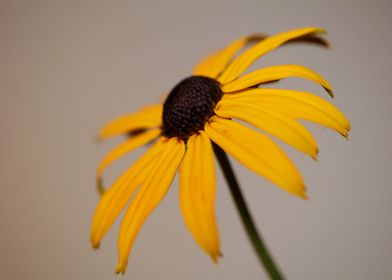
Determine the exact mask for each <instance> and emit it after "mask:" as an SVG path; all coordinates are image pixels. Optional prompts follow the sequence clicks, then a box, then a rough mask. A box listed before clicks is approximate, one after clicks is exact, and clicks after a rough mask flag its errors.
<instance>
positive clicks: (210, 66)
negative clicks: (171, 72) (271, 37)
mask: <svg viewBox="0 0 392 280" xmlns="http://www.w3.org/2000/svg"><path fill="white" fill-rule="evenodd" d="M264 37H265V36H263V35H250V36H245V37H241V38H239V39H237V40H235V41H233V42H231V43H230V44H229V45H227V46H226V47H225V48H223V49H221V50H219V51H217V52H216V53H213V54H211V55H209V56H207V57H206V58H205V59H203V60H202V61H201V62H200V63H199V64H197V65H196V67H195V68H194V69H193V71H192V75H194V76H205V77H210V78H213V79H216V78H217V77H218V76H219V74H220V73H222V71H223V70H224V69H225V67H226V66H227V64H229V62H230V61H231V59H232V58H233V56H234V55H235V54H236V53H237V52H239V51H240V50H241V49H242V48H244V47H245V46H247V45H248V44H249V43H251V42H254V41H259V40H262V39H263V38H264Z"/></svg>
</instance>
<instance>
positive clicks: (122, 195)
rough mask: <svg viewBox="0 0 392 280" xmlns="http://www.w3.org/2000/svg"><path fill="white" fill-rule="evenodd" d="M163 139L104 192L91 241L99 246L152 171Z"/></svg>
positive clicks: (96, 212) (94, 222)
mask: <svg viewBox="0 0 392 280" xmlns="http://www.w3.org/2000/svg"><path fill="white" fill-rule="evenodd" d="M163 147H164V145H163V144H162V141H161V140H160V141H158V142H157V143H155V144H154V145H153V146H152V147H151V148H150V149H149V150H148V151H147V152H146V153H145V154H144V155H143V156H142V157H141V158H140V159H138V160H137V161H136V163H134V164H133V165H132V166H131V167H130V168H129V169H128V170H127V171H126V172H125V173H124V174H123V175H122V176H120V178H118V179H117V180H116V181H115V182H114V184H113V185H112V186H111V187H110V188H109V189H108V190H107V191H106V192H105V193H104V195H103V196H102V198H101V200H100V201H99V203H98V206H97V208H96V210H95V213H94V218H93V223H92V226H91V237H90V238H91V243H92V245H93V247H94V248H98V247H99V243H100V242H101V239H102V238H103V236H104V235H105V234H106V232H107V231H108V230H109V228H110V227H111V226H112V224H113V223H114V221H115V220H116V218H117V217H118V215H119V214H120V213H121V211H122V209H123V208H124V207H125V205H126V204H127V202H128V201H129V199H130V197H131V196H132V194H133V193H134V191H135V190H136V188H137V187H138V186H139V184H140V182H142V181H143V180H144V179H145V178H146V177H147V176H149V174H150V172H151V168H152V167H151V166H152V164H151V162H152V161H154V160H155V159H156V157H157V155H159V154H160V153H161V152H162V149H163Z"/></svg>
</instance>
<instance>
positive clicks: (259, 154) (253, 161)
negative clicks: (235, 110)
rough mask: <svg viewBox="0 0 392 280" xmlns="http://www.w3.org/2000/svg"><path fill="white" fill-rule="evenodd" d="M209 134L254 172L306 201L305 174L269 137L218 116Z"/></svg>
mask: <svg viewBox="0 0 392 280" xmlns="http://www.w3.org/2000/svg"><path fill="white" fill-rule="evenodd" d="M205 131H206V132H207V135H208V136H209V137H210V138H211V140H212V141H214V142H215V143H216V144H217V145H219V146H220V147H221V148H222V149H223V150H224V151H225V152H227V153H229V154H230V155H232V156H233V157H234V158H236V159H237V160H238V161H239V162H241V163H242V164H243V165H245V166H246V167H247V168H249V169H250V170H252V171H253V172H255V173H257V174H259V175H261V176H263V177H265V178H266V179H268V180H270V181H271V182H273V183H275V184H276V185H278V186H280V187H281V188H283V189H284V190H286V191H288V192H290V193H293V194H295V195H298V196H300V197H303V198H306V194H305V185H304V182H303V179H302V176H301V174H300V173H299V171H298V170H297V168H296V167H295V165H294V164H293V163H292V162H291V160H290V159H289V158H288V157H287V156H286V154H285V153H284V152H283V151H282V150H281V149H280V148H279V146H278V145H276V144H275V143H274V142H273V141H272V140H271V139H270V138H269V137H267V136H265V135H263V134H261V133H258V132H256V131H254V130H252V129H250V128H248V127H246V126H244V125H242V124H239V123H237V122H235V121H232V120H226V119H222V118H220V117H217V116H215V117H212V118H211V120H210V123H208V124H207V125H206V127H205Z"/></svg>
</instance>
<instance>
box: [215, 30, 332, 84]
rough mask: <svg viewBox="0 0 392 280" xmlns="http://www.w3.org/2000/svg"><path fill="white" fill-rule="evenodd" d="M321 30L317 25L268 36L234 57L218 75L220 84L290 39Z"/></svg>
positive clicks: (226, 81) (234, 76)
mask: <svg viewBox="0 0 392 280" xmlns="http://www.w3.org/2000/svg"><path fill="white" fill-rule="evenodd" d="M323 32H325V31H324V30H323V29H321V28H318V27H304V28H299V29H294V30H289V31H286V32H282V33H279V34H277V35H274V36H271V37H268V38H266V39H264V40H262V41H261V42H260V43H258V44H256V45H255V46H253V47H251V48H250V49H248V50H246V51H245V52H243V53H242V54H240V55H239V56H238V57H237V58H235V59H234V60H233V61H232V62H231V63H230V65H229V66H228V67H227V69H226V70H225V71H224V72H223V73H222V75H221V76H220V77H219V79H218V81H219V82H220V83H221V84H227V83H228V82H231V81H233V80H234V79H235V78H237V77H238V76H239V75H241V73H243V72H244V71H245V70H246V69H247V68H248V67H249V66H250V65H251V64H252V63H253V62H254V61H255V60H256V59H258V58H259V57H260V56H262V55H264V54H266V53H268V52H270V51H272V50H273V49H275V48H277V47H279V46H280V45H282V44H284V43H286V42H288V41H290V40H293V39H296V38H301V37H303V36H309V35H312V34H318V33H323Z"/></svg>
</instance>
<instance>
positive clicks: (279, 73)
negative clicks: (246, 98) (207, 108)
mask: <svg viewBox="0 0 392 280" xmlns="http://www.w3.org/2000/svg"><path fill="white" fill-rule="evenodd" d="M289 77H299V78H304V79H308V80H310V81H313V82H315V83H317V84H319V85H321V86H322V87H323V88H324V89H325V90H326V91H327V92H328V94H329V95H330V96H331V97H333V93H332V88H331V85H330V84H329V83H328V82H327V81H326V80H325V79H324V78H323V77H322V76H321V75H319V74H317V73H316V72H314V71H313V70H311V69H309V68H307V67H304V66H301V65H279V66H271V67H267V68H263V69H260V70H256V71H253V72H250V73H249V74H246V75H244V76H242V77H239V78H237V79H235V80H234V81H232V82H229V83H228V84H226V85H223V87H222V91H223V92H233V91H237V90H242V89H246V88H249V87H253V86H255V85H260V84H263V83H266V82H272V81H277V80H281V79H285V78H289Z"/></svg>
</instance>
